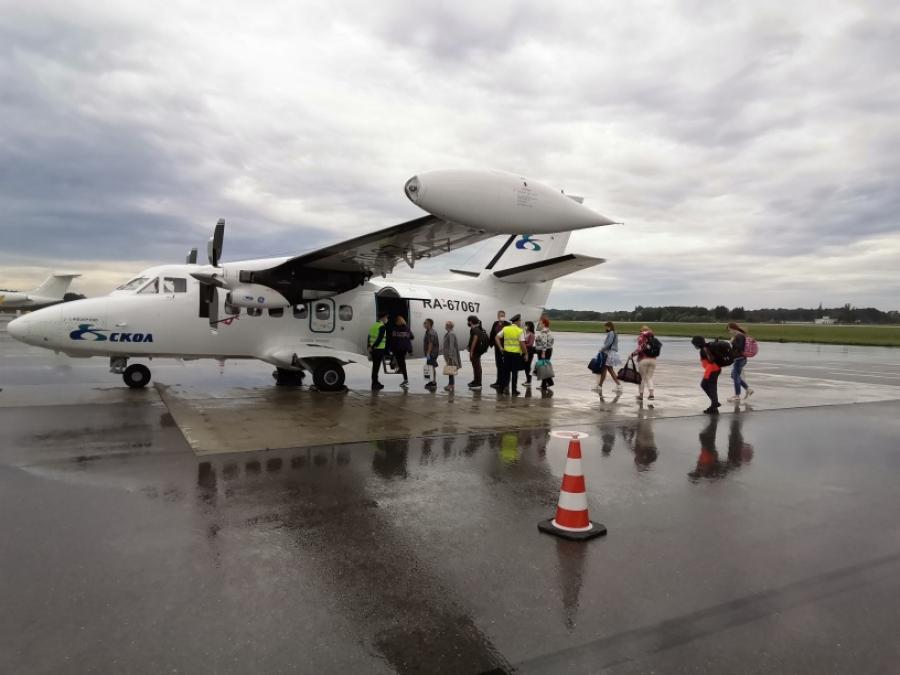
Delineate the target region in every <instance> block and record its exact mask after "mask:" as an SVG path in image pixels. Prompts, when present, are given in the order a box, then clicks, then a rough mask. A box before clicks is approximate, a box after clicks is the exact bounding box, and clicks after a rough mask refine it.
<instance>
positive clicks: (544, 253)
mask: <svg viewBox="0 0 900 675" xmlns="http://www.w3.org/2000/svg"><path fill="white" fill-rule="evenodd" d="M571 234H572V233H571V232H559V233H557V234H540V235H534V234H513V235H510V236H509V238H508V239H507V240H506V241H505V242H504V244H503V246H502V247H501V248H500V250H499V251H497V254H496V255H495V256H494V257H493V258H491V261H490V262H489V263H488V264H487V267H485V269H486V270H490V271H494V270H503V269H506V268H509V267H520V266H521V265H528V264H531V263H536V262H541V261H544V260H549V259H550V258H556V257H558V256H561V255H562V254H563V253H565V251H566V244H568V243H569V235H571Z"/></svg>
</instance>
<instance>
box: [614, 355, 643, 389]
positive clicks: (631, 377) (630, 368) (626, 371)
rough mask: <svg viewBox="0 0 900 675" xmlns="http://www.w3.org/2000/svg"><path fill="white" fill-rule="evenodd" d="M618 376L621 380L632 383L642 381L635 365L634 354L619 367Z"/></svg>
mask: <svg viewBox="0 0 900 675" xmlns="http://www.w3.org/2000/svg"><path fill="white" fill-rule="evenodd" d="M618 376H619V380H620V381H621V382H631V384H640V383H641V374H640V373H639V372H638V369H637V367H636V366H635V365H634V357H633V356H629V357H628V360H627V361H626V362H625V365H624V366H623V367H622V368H620V369H619V373H618Z"/></svg>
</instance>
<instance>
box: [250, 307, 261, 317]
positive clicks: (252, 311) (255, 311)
mask: <svg viewBox="0 0 900 675" xmlns="http://www.w3.org/2000/svg"><path fill="white" fill-rule="evenodd" d="M247 316H262V307H248V308H247Z"/></svg>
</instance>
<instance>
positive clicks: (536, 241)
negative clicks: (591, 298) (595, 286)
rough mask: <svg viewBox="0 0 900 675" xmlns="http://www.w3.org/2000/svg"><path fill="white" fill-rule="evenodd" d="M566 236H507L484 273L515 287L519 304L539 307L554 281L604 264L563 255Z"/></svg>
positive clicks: (599, 261)
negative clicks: (518, 290) (516, 287)
mask: <svg viewBox="0 0 900 675" xmlns="http://www.w3.org/2000/svg"><path fill="white" fill-rule="evenodd" d="M570 234H571V232H560V233H558V234H545V235H540V237H535V236H532V235H527V234H523V235H514V236H511V237H510V238H509V239H507V240H506V243H505V244H504V245H503V248H501V249H500V251H498V252H497V255H495V256H494V258H493V260H491V262H490V263H488V266H487V268H486V270H488V274H491V275H492V276H493V277H494V278H495V279H497V280H499V281H501V282H504V283H506V284H510V286H511V287H515V286H518V287H519V288H520V289H521V291H522V297H521V302H522V304H525V305H535V306H539V307H543V306H544V304H545V303H546V302H547V298H548V297H549V296H550V290H551V289H552V287H553V281H554V280H555V279H558V278H559V277H562V276H565V275H567V274H572V273H573V272H577V271H579V270H582V269H586V268H588V267H593V266H594V265H599V264H601V263H604V262H606V261H605V260H604V259H603V258H592V257H590V256H586V255H580V254H575V253H566V252H565V251H566V244H568V243H569V235H570ZM495 268H497V269H495Z"/></svg>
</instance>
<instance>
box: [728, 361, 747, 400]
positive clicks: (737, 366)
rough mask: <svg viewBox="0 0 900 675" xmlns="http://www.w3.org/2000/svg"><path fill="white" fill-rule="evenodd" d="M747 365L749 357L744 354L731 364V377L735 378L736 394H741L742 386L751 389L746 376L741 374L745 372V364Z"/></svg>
mask: <svg viewBox="0 0 900 675" xmlns="http://www.w3.org/2000/svg"><path fill="white" fill-rule="evenodd" d="M746 365H747V357H746V356H742V357H740V358H738V359H735V360H734V364H732V366H731V379H732V380H734V395H735V396H740V395H741V387H743V388H744V389H750V386H749V385H748V384H747V383H746V382H744V378H743V377H742V376H741V373H743V372H744V366H746Z"/></svg>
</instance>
